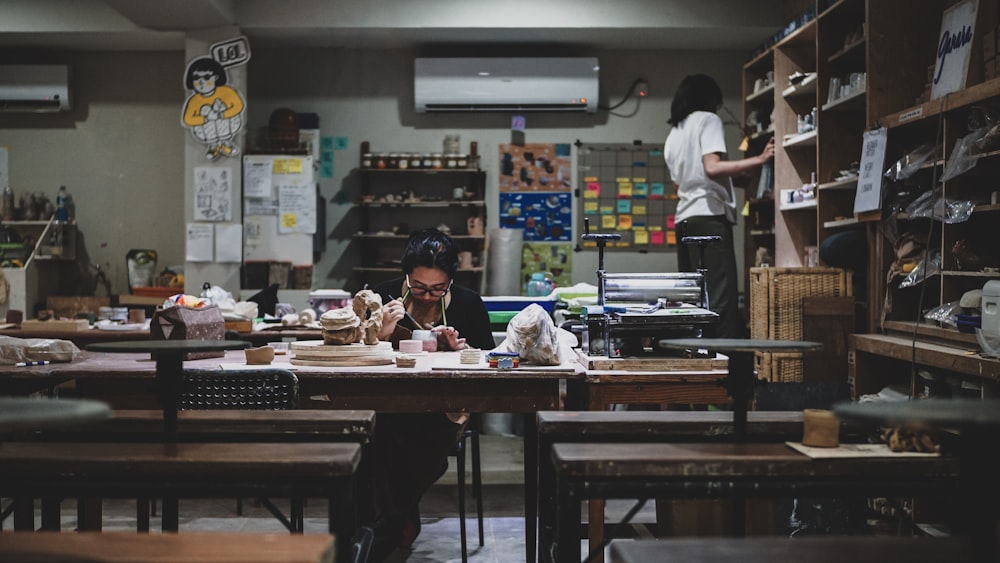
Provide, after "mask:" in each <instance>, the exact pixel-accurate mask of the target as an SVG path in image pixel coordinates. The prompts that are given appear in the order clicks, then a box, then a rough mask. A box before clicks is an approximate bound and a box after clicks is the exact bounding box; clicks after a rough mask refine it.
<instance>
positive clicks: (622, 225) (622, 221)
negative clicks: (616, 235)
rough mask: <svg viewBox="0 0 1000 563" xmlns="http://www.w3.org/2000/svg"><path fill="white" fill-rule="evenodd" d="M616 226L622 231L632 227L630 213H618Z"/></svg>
mask: <svg viewBox="0 0 1000 563" xmlns="http://www.w3.org/2000/svg"><path fill="white" fill-rule="evenodd" d="M618 228H619V229H620V230H623V231H627V230H629V229H631V228H632V216H631V215H619V216H618Z"/></svg>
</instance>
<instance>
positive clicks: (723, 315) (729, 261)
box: [677, 216, 746, 338]
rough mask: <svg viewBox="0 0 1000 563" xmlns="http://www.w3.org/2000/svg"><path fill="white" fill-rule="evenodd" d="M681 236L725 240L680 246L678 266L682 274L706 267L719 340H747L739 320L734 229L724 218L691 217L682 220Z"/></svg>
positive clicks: (709, 297) (679, 232)
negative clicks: (716, 314)
mask: <svg viewBox="0 0 1000 563" xmlns="http://www.w3.org/2000/svg"><path fill="white" fill-rule="evenodd" d="M678 234H679V235H680V237H696V236H718V237H722V240H721V241H720V242H717V243H711V244H708V245H705V247H704V251H703V253H704V260H705V261H704V263H702V262H701V254H702V249H701V247H699V246H697V245H687V244H683V243H680V244H679V246H678V247H677V266H678V269H679V270H680V271H682V272H694V271H696V270H697V269H698V268H699V267H702V268H707V269H708V273H707V274H706V283H707V287H708V300H709V305H710V308H711V309H712V311H715V312H716V313H718V314H719V326H718V328H717V329H716V331H715V335H716V336H717V337H719V338H746V327H745V326H744V323H743V319H741V318H740V310H739V287H738V285H737V284H738V279H739V277H738V276H739V272H738V271H737V270H736V250H735V243H734V241H733V226H732V225H731V224H730V223H729V221H727V220H726V218H725V217H722V216H707V217H691V218H689V219H686V220H684V221H681V223H680V226H679V229H678Z"/></svg>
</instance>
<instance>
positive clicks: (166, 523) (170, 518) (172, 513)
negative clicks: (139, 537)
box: [160, 495, 180, 532]
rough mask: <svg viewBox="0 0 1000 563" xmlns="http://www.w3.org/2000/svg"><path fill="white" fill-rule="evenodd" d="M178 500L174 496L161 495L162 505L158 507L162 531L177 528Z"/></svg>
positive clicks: (171, 530) (178, 515) (175, 529)
mask: <svg viewBox="0 0 1000 563" xmlns="http://www.w3.org/2000/svg"><path fill="white" fill-rule="evenodd" d="M178 505H179V500H178V499H177V497H175V496H168V495H164V496H163V506H162V508H161V509H160V516H161V519H162V523H161V525H160V529H162V530H163V531H164V532H176V531H177V530H178V528H179V520H180V514H179V511H180V507H179V506H178Z"/></svg>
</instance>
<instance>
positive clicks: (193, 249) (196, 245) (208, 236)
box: [186, 223, 215, 262]
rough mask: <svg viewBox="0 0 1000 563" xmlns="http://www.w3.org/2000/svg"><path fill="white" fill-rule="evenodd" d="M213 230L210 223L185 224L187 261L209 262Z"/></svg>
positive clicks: (210, 259)
mask: <svg viewBox="0 0 1000 563" xmlns="http://www.w3.org/2000/svg"><path fill="white" fill-rule="evenodd" d="M214 239H215V230H214V225H212V224H211V223H188V224H187V252H186V254H187V261H188V262H211V261H212V251H213V250H214V246H215V243H214Z"/></svg>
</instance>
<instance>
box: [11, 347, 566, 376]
mask: <svg viewBox="0 0 1000 563" xmlns="http://www.w3.org/2000/svg"><path fill="white" fill-rule="evenodd" d="M219 342H226V341H221V340H220V341H219ZM231 342H235V343H236V344H239V342H236V341H231ZM120 344H123V345H124V344H126V343H120ZM139 344H142V343H136V344H135V345H139ZM95 346H99V345H96V344H95ZM100 346H103V345H100ZM116 348H117V347H116ZM458 357H459V353H458V352H432V353H429V354H427V355H424V356H418V358H417V365H416V366H415V367H412V368H398V367H396V366H395V365H392V364H389V365H382V366H350V367H321V366H299V365H290V364H288V363H287V362H288V360H289V359H290V358H291V356H290V355H288V354H286V355H279V356H276V357H275V362H274V363H272V364H271V366H270V367H281V368H285V369H290V370H291V371H293V372H295V373H296V375H299V376H300V378H301V377H302V376H303V375H307V376H310V377H342V376H345V375H350V376H351V377H354V378H385V377H392V378H406V379H409V378H412V377H413V376H418V377H433V378H438V379H454V378H460V379H491V378H500V379H544V378H548V379H556V380H558V379H564V378H583V376H584V369H583V366H580V365H579V364H573V365H572V366H570V367H567V368H562V367H559V366H531V365H529V364H521V366H520V367H518V368H516V369H509V370H498V369H491V368H487V367H485V366H480V367H468V366H463V365H461V364H459V362H458ZM223 364H226V365H229V366H231V367H233V368H241V369H253V368H263V367H268V366H248V365H247V364H246V357H245V355H244V353H243V351H242V350H228V351H226V352H225V356H223V357H221V358H203V359H197V360H188V361H185V362H184V367H185V368H198V369H218V368H219V367H220V366H222V365H223ZM442 366H443V367H442ZM155 373H156V362H155V361H153V360H152V359H150V355H149V354H148V353H141V352H133V353H127V352H122V353H114V352H96V351H90V350H87V351H83V352H81V353H80V355H79V356H78V357H77V358H76V359H74V360H73V361H72V362H64V363H51V364H49V365H45V366H32V367H14V366H0V378H4V377H29V378H30V377H38V376H44V375H49V376H64V377H69V378H71V377H77V376H88V377H92V378H121V377H134V376H136V375H149V376H153V375H154V374H155Z"/></svg>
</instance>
